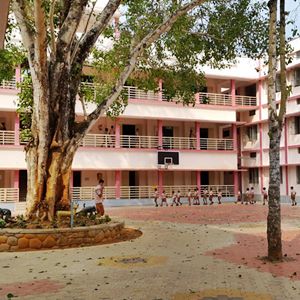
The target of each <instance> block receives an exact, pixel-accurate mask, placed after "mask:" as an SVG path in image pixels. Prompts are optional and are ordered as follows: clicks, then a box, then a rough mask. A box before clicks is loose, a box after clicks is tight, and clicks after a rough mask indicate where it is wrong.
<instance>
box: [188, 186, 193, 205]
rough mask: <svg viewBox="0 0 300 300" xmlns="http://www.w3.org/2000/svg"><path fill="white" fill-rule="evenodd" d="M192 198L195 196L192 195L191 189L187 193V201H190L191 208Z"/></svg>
mask: <svg viewBox="0 0 300 300" xmlns="http://www.w3.org/2000/svg"><path fill="white" fill-rule="evenodd" d="M192 196H193V193H192V191H191V190H190V189H189V190H188V193H187V199H188V202H189V206H191V204H192Z"/></svg>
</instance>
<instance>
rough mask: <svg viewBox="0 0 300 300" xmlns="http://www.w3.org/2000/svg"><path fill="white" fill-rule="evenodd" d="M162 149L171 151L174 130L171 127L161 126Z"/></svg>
mask: <svg viewBox="0 0 300 300" xmlns="http://www.w3.org/2000/svg"><path fill="white" fill-rule="evenodd" d="M162 133H163V149H173V139H172V137H174V128H173V127H172V126H163V128H162Z"/></svg>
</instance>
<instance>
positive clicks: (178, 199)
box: [176, 190, 182, 205]
mask: <svg viewBox="0 0 300 300" xmlns="http://www.w3.org/2000/svg"><path fill="white" fill-rule="evenodd" d="M176 197H177V205H179V204H180V205H182V203H181V201H180V198H181V194H180V191H179V190H178V191H177V195H176Z"/></svg>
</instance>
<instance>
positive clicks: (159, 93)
mask: <svg viewBox="0 0 300 300" xmlns="http://www.w3.org/2000/svg"><path fill="white" fill-rule="evenodd" d="M158 91H159V92H158V100H159V101H162V100H163V81H162V79H159V81H158Z"/></svg>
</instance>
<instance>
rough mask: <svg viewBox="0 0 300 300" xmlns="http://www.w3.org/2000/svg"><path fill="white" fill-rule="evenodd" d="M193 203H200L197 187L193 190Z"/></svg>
mask: <svg viewBox="0 0 300 300" xmlns="http://www.w3.org/2000/svg"><path fill="white" fill-rule="evenodd" d="M194 205H200V201H199V190H198V188H195V190H194Z"/></svg>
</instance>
